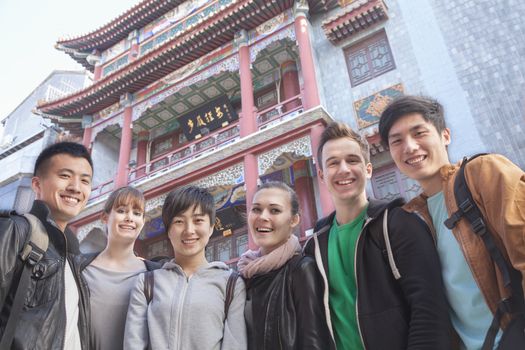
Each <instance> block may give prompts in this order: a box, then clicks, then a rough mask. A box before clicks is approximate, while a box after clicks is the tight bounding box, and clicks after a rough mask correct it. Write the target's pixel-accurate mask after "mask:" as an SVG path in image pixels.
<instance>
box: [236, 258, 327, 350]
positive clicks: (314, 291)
mask: <svg viewBox="0 0 525 350" xmlns="http://www.w3.org/2000/svg"><path fill="white" fill-rule="evenodd" d="M245 282H246V306H245V309H244V315H245V318H246V328H247V330H248V349H250V350H263V349H264V350H280V349H286V350H288V349H290V350H291V349H297V350H299V349H319V350H327V349H329V348H330V345H329V344H330V336H329V335H328V327H327V325H326V319H325V314H324V310H323V300H322V285H323V284H322V280H321V275H320V274H319V271H317V268H316V266H315V261H314V260H313V259H311V258H309V257H304V256H302V255H295V256H294V257H292V258H291V259H290V260H289V261H288V262H287V263H286V264H285V265H284V266H283V267H281V268H280V269H277V270H274V271H270V272H268V273H266V274H263V275H256V276H254V277H252V278H251V279H248V280H246V281H245Z"/></svg>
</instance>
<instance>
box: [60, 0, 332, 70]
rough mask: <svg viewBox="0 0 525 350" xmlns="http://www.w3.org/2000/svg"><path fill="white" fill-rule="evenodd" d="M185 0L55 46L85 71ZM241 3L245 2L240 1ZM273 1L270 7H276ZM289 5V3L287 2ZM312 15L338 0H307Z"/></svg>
mask: <svg viewBox="0 0 525 350" xmlns="http://www.w3.org/2000/svg"><path fill="white" fill-rule="evenodd" d="M184 1H185V0H142V1H141V2H140V3H138V4H137V5H135V6H133V7H132V8H130V9H129V10H127V11H125V12H124V13H123V14H121V15H120V16H118V17H116V18H115V19H113V20H112V21H110V22H109V23H107V24H105V25H103V26H102V27H100V28H98V29H96V30H94V31H92V32H90V33H88V34H82V35H79V36H76V37H73V38H68V39H60V40H58V41H57V42H56V44H55V47H56V48H57V49H59V50H61V51H64V52H65V53H67V54H68V55H69V56H71V58H73V59H74V60H75V61H77V62H78V63H80V64H81V65H82V66H83V67H85V68H86V69H88V70H90V71H93V70H94V67H93V65H91V64H90V63H88V61H87V56H88V55H89V54H91V53H92V52H93V51H99V52H101V51H104V50H106V49H108V48H110V47H111V46H113V45H115V44H117V43H118V42H119V41H121V40H122V39H124V38H126V37H127V36H128V35H129V33H130V32H132V31H133V30H136V29H140V28H142V27H144V26H146V25H147V24H148V23H150V22H152V21H154V20H155V19H157V18H159V17H160V16H162V15H163V14H165V13H166V12H168V11H170V10H172V9H174V8H175V7H177V6H178V5H180V4H182V3H183V2H184ZM241 2H242V1H241ZM276 2H280V1H276V0H273V1H271V4H268V6H273V5H276V4H275V3H276ZM285 2H289V1H285ZM308 4H309V6H310V12H311V13H317V12H321V11H326V10H328V9H330V8H332V7H334V6H336V5H337V0H308Z"/></svg>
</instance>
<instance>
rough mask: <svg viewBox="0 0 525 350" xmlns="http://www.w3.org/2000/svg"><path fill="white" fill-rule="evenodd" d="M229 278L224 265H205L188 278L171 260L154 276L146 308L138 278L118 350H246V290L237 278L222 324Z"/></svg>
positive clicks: (212, 263) (142, 284)
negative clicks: (121, 346)
mask: <svg viewBox="0 0 525 350" xmlns="http://www.w3.org/2000/svg"><path fill="white" fill-rule="evenodd" d="M229 275H230V271H229V269H228V267H227V266H226V264H224V263H222V262H211V263H207V264H206V265H203V266H202V267H200V268H199V269H198V270H197V271H196V272H195V273H194V274H193V275H192V276H191V277H189V278H188V277H186V275H185V274H184V271H183V270H182V268H181V267H180V266H179V265H177V264H176V263H175V262H174V261H173V260H172V261H170V262H167V263H166V264H164V266H163V267H162V269H159V270H155V271H154V278H155V284H154V288H153V298H152V300H151V303H150V304H149V305H148V303H147V301H146V297H145V296H144V274H141V275H139V276H138V278H137V283H136V285H135V287H134V289H133V290H132V292H131V298H130V303H129V308H128V316H127V319H126V331H125V334H124V349H154V350H156V349H163V350H164V349H176V350H193V349H195V350H219V349H222V350H230V349H235V350H237V349H239V350H244V349H246V348H247V341H246V325H245V322H244V302H245V299H246V291H245V287H244V282H243V281H242V278H238V279H237V283H236V286H235V294H234V298H233V301H232V303H231V305H230V309H229V311H228V317H227V319H226V320H224V299H225V297H226V283H227V281H228V277H229ZM148 344H149V345H148Z"/></svg>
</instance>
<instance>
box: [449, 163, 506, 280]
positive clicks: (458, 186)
mask: <svg viewBox="0 0 525 350" xmlns="http://www.w3.org/2000/svg"><path fill="white" fill-rule="evenodd" d="M480 155H482V154H479V155H476V156H474V157H472V158H470V159H467V158H466V157H465V158H463V161H462V162H461V166H460V168H459V170H458V172H457V174H456V178H455V179H454V197H456V204H457V206H458V210H457V211H456V212H455V213H453V214H452V215H451V216H450V217H449V218H448V219H447V220H445V226H446V227H447V228H448V229H449V230H452V229H453V228H454V227H455V226H456V225H457V223H458V222H459V220H461V218H463V217H464V218H465V219H466V220H467V221H468V222H469V224H470V226H471V227H472V230H473V231H474V233H475V234H476V235H478V236H480V237H481V238H482V240H483V243H484V244H485V247H486V248H487V250H488V252H489V253H490V256H491V257H492V260H494V262H495V263H496V265H497V266H498V269H499V270H500V272H501V276H502V278H503V283H504V285H505V287H510V285H511V277H510V272H509V265H508V263H507V261H506V260H505V258H504V257H503V254H502V253H501V251H500V250H499V249H498V247H497V246H496V243H495V242H494V239H493V237H492V234H491V232H490V231H489V228H488V227H487V225H486V223H485V221H484V218H483V215H482V214H481V211H480V210H479V208H478V206H477V204H476V202H475V201H474V199H473V198H472V193H471V192H470V189H469V188H468V185H467V181H466V179H465V168H466V166H467V164H468V162H469V161H471V160H472V159H474V158H476V157H478V156H480Z"/></svg>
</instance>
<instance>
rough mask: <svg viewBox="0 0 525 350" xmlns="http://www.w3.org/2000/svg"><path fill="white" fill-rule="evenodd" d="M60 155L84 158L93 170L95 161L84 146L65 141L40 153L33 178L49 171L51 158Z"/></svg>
mask: <svg viewBox="0 0 525 350" xmlns="http://www.w3.org/2000/svg"><path fill="white" fill-rule="evenodd" d="M58 154H67V155H70V156H72V157H76V158H84V159H85V160H87V161H88V163H89V165H90V166H91V170H93V161H92V160H91V155H90V154H89V151H88V150H87V148H86V147H84V145H81V144H80V143H76V142H69V141H63V142H57V143H54V144H52V145H51V146H48V147H46V148H45V149H44V150H43V151H42V152H40V154H39V155H38V158H37V159H36V162H35V170H34V171H33V176H41V175H43V173H44V172H45V171H46V170H47V167H48V165H49V161H50V160H51V158H52V157H54V156H56V155H58Z"/></svg>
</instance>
